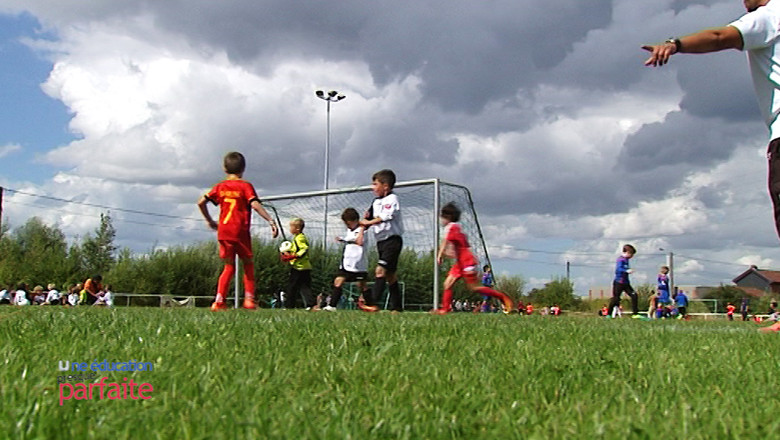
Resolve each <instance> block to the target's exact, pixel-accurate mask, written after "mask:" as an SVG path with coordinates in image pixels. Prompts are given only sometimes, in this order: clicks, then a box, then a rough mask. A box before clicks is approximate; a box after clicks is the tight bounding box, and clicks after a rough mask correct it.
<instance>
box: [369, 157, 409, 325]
mask: <svg viewBox="0 0 780 440" xmlns="http://www.w3.org/2000/svg"><path fill="white" fill-rule="evenodd" d="M394 187H395V173H394V172H393V171H392V170H387V169H385V170H380V171H377V172H376V173H374V175H373V176H371V190H372V191H373V192H374V195H375V196H376V198H375V199H374V202H373V203H372V204H371V207H369V208H368V211H366V214H365V216H364V218H363V219H362V220H361V221H360V225H361V226H364V227H367V228H371V232H372V233H373V234H374V239H375V240H376V248H377V250H378V251H379V260H378V261H377V266H376V269H375V271H374V275H375V276H376V279H375V281H374V289H373V291H371V292H366V294H364V295H363V297H364V299H365V304H364V305H362V306H361V309H362V310H364V311H367V312H376V311H378V310H379V307H377V306H376V302H377V300H378V299H379V298H381V296H382V293H384V291H385V284H387V288H388V291H389V292H390V310H392V311H394V312H400V311H402V310H403V304H402V301H401V291H400V289H399V287H398V274H397V271H398V258H399V256H400V255H401V248H402V247H403V239H402V238H401V236H402V235H403V233H404V226H403V221H402V217H401V205H400V204H399V203H398V196H396V195H395V194H394V193H393V188H394Z"/></svg>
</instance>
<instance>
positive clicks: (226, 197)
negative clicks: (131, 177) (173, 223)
mask: <svg viewBox="0 0 780 440" xmlns="http://www.w3.org/2000/svg"><path fill="white" fill-rule="evenodd" d="M245 169H246V160H245V159H244V156H243V155H242V154H241V153H238V152H235V151H234V152H231V153H228V154H227V155H225V159H224V170H225V173H226V174H227V177H226V178H225V180H223V181H222V182H219V183H218V184H216V185H214V188H212V189H211V191H209V192H208V194H205V195H204V196H202V197H201V198H200V200H198V208H199V209H200V212H201V214H203V218H205V219H206V223H208V225H209V227H210V228H211V229H214V230H216V231H217V240H218V241H219V257H220V258H221V259H222V261H223V262H224V263H225V267H224V269H222V274H221V275H220V276H219V281H218V283H217V295H216V298H215V299H214V303H213V304H212V305H211V310H221V309H226V308H227V305H226V304H225V297H226V296H227V290H228V287H229V286H230V278H232V277H233V274H234V273H235V271H236V266H235V257H236V255H238V257H239V258H240V259H241V263H242V264H243V267H244V308H245V309H255V308H257V305H256V304H255V267H254V263H253V261H252V238H251V236H250V234H249V226H250V224H251V220H252V211H251V210H252V209H254V210H255V212H257V213H258V214H259V215H260V217H262V218H264V219H265V220H266V221H267V222H268V224H269V225H270V226H271V235H272V236H273V237H274V238H276V236H277V235H278V234H279V230H278V229H277V226H276V223H275V222H274V221H273V219H272V218H271V216H270V215H268V212H266V210H265V208H263V205H262V204H261V203H260V199H259V198H258V197H257V192H256V191H255V188H254V186H252V184H251V183H249V182H247V181H246V180H243V179H242V178H241V177H242V176H243V174H244V170H245ZM208 202H211V203H213V204H215V205H218V206H219V223H217V222H215V221H214V219H212V218H211V214H209V210H208V206H207V203H208Z"/></svg>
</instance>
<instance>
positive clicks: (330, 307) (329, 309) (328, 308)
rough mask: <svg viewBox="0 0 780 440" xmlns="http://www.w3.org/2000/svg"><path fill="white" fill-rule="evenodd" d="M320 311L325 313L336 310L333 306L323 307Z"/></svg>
mask: <svg viewBox="0 0 780 440" xmlns="http://www.w3.org/2000/svg"><path fill="white" fill-rule="evenodd" d="M322 310H325V311H326V312H335V311H336V310H337V309H336V308H335V307H333V306H325V307H323V308H322Z"/></svg>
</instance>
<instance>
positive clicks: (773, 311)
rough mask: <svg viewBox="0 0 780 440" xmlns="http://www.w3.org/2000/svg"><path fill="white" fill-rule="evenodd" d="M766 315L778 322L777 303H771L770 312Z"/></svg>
mask: <svg viewBox="0 0 780 440" xmlns="http://www.w3.org/2000/svg"><path fill="white" fill-rule="evenodd" d="M766 314H767V315H769V317H768V318H767V319H769V320H771V321H777V318H778V316H777V301H774V300H772V302H770V303H769V310H768V311H767V313H766Z"/></svg>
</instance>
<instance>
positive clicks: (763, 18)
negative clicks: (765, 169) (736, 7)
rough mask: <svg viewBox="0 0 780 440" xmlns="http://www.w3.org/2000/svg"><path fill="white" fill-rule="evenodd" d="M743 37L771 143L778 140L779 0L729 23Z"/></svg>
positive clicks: (779, 76)
mask: <svg viewBox="0 0 780 440" xmlns="http://www.w3.org/2000/svg"><path fill="white" fill-rule="evenodd" d="M731 26H734V27H735V28H737V30H739V32H740V33H741V34H742V42H743V44H744V46H743V49H744V50H746V51H747V57H748V62H749V64H750V73H751V74H752V76H753V86H754V87H755V89H756V96H757V98H758V106H759V109H760V110H761V115H762V116H763V117H764V121H765V122H766V125H767V126H768V127H769V134H770V138H769V139H770V140H772V139H777V138H778V137H780V121H778V117H777V116H778V114H780V53H778V52H780V47H779V46H778V45H780V1H771V2H769V3H767V4H766V5H765V6H761V7H760V8H758V9H756V10H755V11H753V12H749V13H747V14H745V15H743V16H742V17H740V18H739V19H737V20H736V21H734V22H732V23H731Z"/></svg>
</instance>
